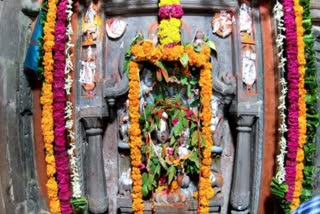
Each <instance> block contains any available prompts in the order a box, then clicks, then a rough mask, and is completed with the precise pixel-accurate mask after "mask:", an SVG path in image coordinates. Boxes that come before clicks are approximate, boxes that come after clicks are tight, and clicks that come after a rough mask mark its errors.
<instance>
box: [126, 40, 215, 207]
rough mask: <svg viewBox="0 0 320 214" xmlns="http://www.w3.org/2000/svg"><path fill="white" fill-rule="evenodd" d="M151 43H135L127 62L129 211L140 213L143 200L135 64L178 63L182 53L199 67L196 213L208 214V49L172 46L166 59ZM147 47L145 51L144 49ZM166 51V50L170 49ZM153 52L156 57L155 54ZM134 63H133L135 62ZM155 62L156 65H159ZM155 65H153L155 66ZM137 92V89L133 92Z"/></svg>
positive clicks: (210, 93) (209, 160) (161, 47)
mask: <svg viewBox="0 0 320 214" xmlns="http://www.w3.org/2000/svg"><path fill="white" fill-rule="evenodd" d="M150 45H152V41H148V40H146V41H142V42H138V44H136V45H134V46H132V47H131V55H132V58H133V59H134V61H133V60H131V61H130V62H129V81H130V82H129V95H128V97H129V115H130V128H129V136H130V141H129V145H130V151H131V152H130V154H131V156H130V157H131V166H132V173H131V177H132V179H133V196H132V198H133V205H132V209H133V210H134V212H135V213H139V212H142V211H143V200H142V193H141V186H142V181H141V173H140V166H141V164H142V161H141V157H142V155H141V146H142V141H141V129H140V124H139V117H140V113H139V106H140V101H139V97H140V90H139V88H140V86H139V85H140V78H139V72H140V70H139V67H138V64H137V62H143V61H150V62H152V61H154V59H155V55H156V56H157V57H156V58H157V59H158V60H159V61H161V60H164V59H166V60H168V59H171V60H172V62H174V61H179V60H180V59H179V57H180V58H181V57H183V55H184V54H186V55H187V59H188V64H189V65H190V66H195V67H198V68H200V80H199V86H200V88H201V94H200V96H201V104H202V112H201V114H200V118H201V123H202V130H201V132H202V133H203V136H204V139H205V142H206V143H205V147H204V148H203V149H202V160H201V166H200V175H201V176H200V181H199V194H198V195H199V212H200V213H208V212H209V208H208V206H209V200H210V199H211V198H212V197H213V196H214V190H213V188H212V187H211V181H210V175H211V174H210V173H211V170H210V166H211V150H212V146H213V142H212V133H211V130H210V121H211V118H212V113H211V109H210V100H211V96H212V74H211V71H212V65H211V63H210V62H209V58H210V48H209V47H208V46H204V47H203V48H202V50H201V51H200V53H197V52H195V51H194V49H193V47H192V46H190V45H187V46H186V47H183V46H175V47H173V48H171V49H177V51H176V52H175V53H176V54H177V56H173V55H172V56H170V57H168V52H167V49H166V48H164V47H163V46H161V45H159V46H158V47H152V46H150ZM147 47H148V48H147ZM178 47H180V48H181V50H182V51H181V50H180V48H179V49H178ZM171 49H170V50H171ZM155 53H156V54H155ZM135 61H137V62H135ZM159 61H157V63H159ZM157 63H156V64H157ZM137 89H138V90H137Z"/></svg>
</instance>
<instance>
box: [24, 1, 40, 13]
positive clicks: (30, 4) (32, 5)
mask: <svg viewBox="0 0 320 214" xmlns="http://www.w3.org/2000/svg"><path fill="white" fill-rule="evenodd" d="M21 4H22V12H23V13H24V14H26V15H27V16H30V17H35V16H37V15H38V13H39V9H40V4H39V3H38V1H37V0H22V3H21Z"/></svg>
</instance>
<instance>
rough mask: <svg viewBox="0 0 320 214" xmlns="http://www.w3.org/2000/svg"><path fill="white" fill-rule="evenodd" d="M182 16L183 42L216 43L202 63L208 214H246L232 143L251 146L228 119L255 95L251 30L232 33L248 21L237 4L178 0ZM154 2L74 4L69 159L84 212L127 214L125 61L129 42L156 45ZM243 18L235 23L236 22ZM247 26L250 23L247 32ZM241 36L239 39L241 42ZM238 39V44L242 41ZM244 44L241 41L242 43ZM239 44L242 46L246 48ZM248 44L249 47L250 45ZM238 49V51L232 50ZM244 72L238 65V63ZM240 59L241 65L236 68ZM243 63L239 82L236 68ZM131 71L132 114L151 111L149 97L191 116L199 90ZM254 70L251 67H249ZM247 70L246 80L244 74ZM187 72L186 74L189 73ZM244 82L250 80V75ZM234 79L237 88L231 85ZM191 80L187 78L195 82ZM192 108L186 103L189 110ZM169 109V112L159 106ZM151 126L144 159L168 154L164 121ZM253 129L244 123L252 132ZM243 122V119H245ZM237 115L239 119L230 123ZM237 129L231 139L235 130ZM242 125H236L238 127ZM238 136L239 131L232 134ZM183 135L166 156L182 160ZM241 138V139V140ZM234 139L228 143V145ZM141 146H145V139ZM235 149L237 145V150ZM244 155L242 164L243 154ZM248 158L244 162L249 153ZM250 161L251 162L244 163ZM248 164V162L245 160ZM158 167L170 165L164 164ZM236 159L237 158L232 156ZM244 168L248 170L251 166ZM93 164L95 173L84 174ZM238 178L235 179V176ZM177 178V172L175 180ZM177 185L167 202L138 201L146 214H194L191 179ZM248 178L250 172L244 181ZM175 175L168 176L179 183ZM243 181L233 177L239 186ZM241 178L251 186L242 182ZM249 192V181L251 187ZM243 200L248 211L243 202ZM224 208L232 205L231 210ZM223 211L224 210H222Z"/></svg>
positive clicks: (168, 128)
mask: <svg viewBox="0 0 320 214" xmlns="http://www.w3.org/2000/svg"><path fill="white" fill-rule="evenodd" d="M181 3H182V5H183V8H184V12H185V15H184V16H183V18H182V22H183V24H182V28H181V35H182V43H186V42H190V43H192V44H193V45H195V46H197V45H201V42H202V36H203V35H205V36H207V37H208V38H209V40H211V41H213V42H214V43H215V44H216V49H217V52H216V53H215V52H212V54H211V56H210V62H211V63H212V65H213V69H212V76H213V89H212V90H213V96H212V98H211V111H212V113H213V117H212V119H211V126H210V128H211V131H212V138H213V140H214V146H213V147H212V159H213V163H212V166H211V181H212V186H213V187H214V189H215V192H216V195H215V197H214V198H213V199H211V201H210V204H209V207H210V213H229V211H230V210H233V211H234V213H247V212H249V209H250V206H251V205H250V202H248V199H250V197H251V195H250V192H251V189H250V187H248V188H245V189H241V188H240V187H239V185H240V186H241V182H235V179H237V178H235V179H232V178H233V174H234V173H236V174H237V172H239V171H238V170H239V169H241V167H240V168H239V164H237V163H235V165H236V166H237V167H236V170H235V172H234V157H235V152H238V151H237V148H235V145H237V143H236V142H237V141H238V142H239V139H241V140H240V141H241V142H242V141H243V140H244V138H245V139H247V140H248V142H247V143H248V146H246V148H249V147H250V145H251V143H250V142H251V140H252V139H253V137H251V134H252V133H254V132H252V133H251V132H246V133H244V134H243V133H242V132H241V131H242V129H243V128H242V129H241V126H243V125H242V123H240V122H239V123H238V124H237V123H235V122H233V120H232V118H231V114H230V110H229V109H230V106H233V107H232V108H233V109H236V110H233V114H237V112H238V110H237V109H238V107H237V100H238V97H237V96H239V94H240V95H241V96H243V94H247V95H248V96H255V94H256V93H257V81H256V76H255V75H256V73H254V72H255V71H254V70H252V66H254V67H255V63H256V61H255V60H256V58H255V56H254V57H253V55H254V52H255V51H256V50H255V47H254V46H253V43H250V42H251V40H250V38H252V35H253V33H252V32H250V30H253V29H252V28H251V29H250V27H252V25H251V26H250V23H246V24H247V28H245V29H244V28H243V29H241V27H240V26H239V23H240V22H241V21H240V18H239V17H241V14H240V12H241V11H242V13H246V14H245V15H246V16H249V17H245V18H247V19H246V21H248V18H250V17H251V16H252V14H251V11H250V7H249V5H242V6H241V4H239V3H238V1H233V0H230V1H220V0H217V1H191V0H189V1H181ZM157 9H158V5H157V1H148V2H146V3H145V2H143V3H142V2H141V1H133V0H132V1H122V0H113V1H105V2H100V1H92V2H90V1H88V2H86V4H85V5H83V7H82V10H81V12H80V16H79V22H78V23H79V26H80V29H82V31H81V35H79V36H78V40H79V44H81V50H80V51H78V59H79V60H78V71H79V72H78V79H77V85H78V88H77V90H78V93H77V100H78V108H77V119H78V123H77V124H78V126H77V127H78V128H77V130H78V131H77V134H78V136H77V139H78V140H79V142H80V143H79V144H78V145H77V147H78V150H79V152H78V154H79V156H80V157H79V159H80V160H81V163H80V165H81V168H82V169H83V171H82V172H81V174H82V178H83V183H84V187H83V191H84V192H85V195H86V196H87V197H88V199H89V212H91V213H104V212H108V213H117V212H120V213H128V212H132V209H131V193H132V179H131V166H130V149H129V145H128V138H129V137H130V136H129V134H128V127H129V126H130V124H129V123H130V120H129V114H128V106H130V103H129V102H128V99H127V96H128V78H127V74H126V73H125V68H124V60H125V55H126V52H127V49H128V47H129V46H130V45H131V42H132V40H133V39H134V38H135V37H136V36H137V35H143V36H144V38H145V39H149V40H152V41H153V42H154V44H156V43H157V38H156V35H157V23H158V19H157ZM245 15H243V16H245ZM248 24H249V25H248ZM244 36H245V38H249V39H248V40H244V39H243V37H244ZM243 41H244V42H243ZM247 41H249V42H247ZM244 46H246V47H247V46H248V47H250V48H246V47H244ZM252 47H253V48H252ZM240 49H242V52H241V51H240ZM241 57H242V61H243V65H240V61H241ZM245 62H247V63H245ZM247 64H249V67H251V70H249V73H250V72H251V73H250V74H248V76H245V73H244V72H242V73H241V70H243V71H244V70H245V69H246V67H247V66H246V65H247ZM141 68H142V69H141V70H142V71H141V73H140V90H141V94H140V103H141V105H140V113H143V112H144V110H145V108H148V106H151V105H153V106H156V105H157V103H156V101H155V100H156V99H157V98H156V97H155V96H156V93H155V91H156V90H158V91H159V90H162V95H163V96H164V97H165V98H167V99H168V100H170V99H172V100H173V103H175V102H176V100H175V99H176V98H175V97H177V96H176V95H178V97H179V104H181V105H182V106H187V107H188V108H189V109H190V110H191V111H193V112H196V111H198V110H199V105H198V103H199V86H197V84H195V87H191V88H189V89H187V88H185V87H184V86H182V85H181V84H179V81H172V82H169V83H168V85H167V86H166V89H162V88H161V87H159V86H157V85H154V84H153V81H152V78H154V75H153V73H154V71H155V68H154V67H153V66H151V65H141ZM254 69H255V68H254ZM252 72H253V73H252ZM191 73H192V71H191ZM250 75H251V76H250ZM236 76H240V77H242V79H241V80H242V81H240V80H239V79H236V78H235V77H236ZM195 79H196V78H195ZM191 104H192V105H191ZM167 110H168V111H170V108H167ZM158 115H159V117H158V123H157V124H158V125H157V127H155V129H154V130H155V131H154V132H152V133H151V135H152V136H151V135H150V139H152V141H154V142H155V144H154V146H153V152H154V153H156V154H160V153H162V152H165V153H166V154H169V156H170V154H171V152H172V148H170V146H163V145H166V144H168V142H170V137H171V136H172V132H173V130H172V125H171V124H169V121H170V122H171V123H172V118H170V114H168V112H166V111H162V112H161V114H160V113H159V114H158ZM249 116H250V117H251V116H252V123H250V124H249V125H245V126H246V127H247V128H250V130H251V128H252V127H253V124H254V121H255V118H256V116H255V114H252V115H249ZM244 117H246V116H244ZM241 118H242V117H239V121H240V120H241ZM235 127H240V128H239V129H238V128H237V130H238V132H237V131H236V128H235ZM246 127H245V128H246ZM239 130H240V131H239ZM191 134H192V133H190V131H189V130H188V129H185V130H183V131H182V132H181V133H180V134H179V142H180V143H179V145H178V146H179V148H177V149H176V152H177V154H175V156H179V157H183V156H188V155H189V154H191V153H192V151H190V146H189V142H190V139H191V138H192V136H191ZM246 134H249V135H246ZM236 139H237V140H236ZM144 140H145V139H144ZM239 146H241V145H239ZM246 152H248V151H244V152H243V153H241V154H240V153H239V152H238V153H237V154H240V155H241V157H243V156H246V155H248V154H247V153H246ZM248 157H250V156H248ZM249 159H250V158H249ZM245 160H246V161H248V162H250V160H247V159H245ZM164 161H167V164H168V162H170V161H172V160H170V158H168V159H165V160H164ZM237 161H241V160H240V159H239V157H238V158H237ZM248 164H249V166H248V167H249V168H250V167H251V166H250V163H248ZM92 167H94V170H91V168H92ZM240 174H241V173H240ZM177 175H178V174H177ZM179 175H181V182H180V184H179V185H180V186H179V190H180V192H179V194H177V195H174V194H173V195H170V196H169V195H168V194H158V193H157V192H153V193H152V194H153V196H152V197H145V213H151V212H152V211H154V208H155V210H156V211H159V212H166V211H169V210H170V212H171V211H173V212H176V213H194V212H195V211H196V209H197V200H196V199H195V198H194V196H193V193H194V192H196V191H197V179H194V178H192V176H191V177H190V176H186V175H185V174H184V172H183V171H181V172H180V174H179ZM246 176H249V175H246ZM178 177H179V176H177V177H176V178H174V179H177V180H178ZM240 180H241V181H243V180H242V179H240ZM247 180H250V179H249V177H248V179H247ZM248 182H249V185H250V184H251V182H250V181H248ZM248 203H249V204H248ZM230 205H231V206H230ZM230 207H231V208H230Z"/></svg>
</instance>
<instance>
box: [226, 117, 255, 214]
mask: <svg viewBox="0 0 320 214" xmlns="http://www.w3.org/2000/svg"><path fill="white" fill-rule="evenodd" d="M255 118H256V117H255V116H254V115H240V116H239V117H238V122H237V145H236V148H237V149H236V157H235V158H236V159H235V167H234V171H233V182H232V189H231V199H230V203H231V213H249V208H250V189H251V183H252V182H251V178H252V171H251V169H252V167H251V159H252V157H251V151H250V148H251V147H252V145H251V144H252V142H251V139H252V136H251V135H252V126H253V124H254V122H255Z"/></svg>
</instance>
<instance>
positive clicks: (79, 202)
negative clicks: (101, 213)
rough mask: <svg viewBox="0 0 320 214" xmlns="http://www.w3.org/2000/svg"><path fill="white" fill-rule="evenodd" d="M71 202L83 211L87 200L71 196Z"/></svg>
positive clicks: (78, 209)
mask: <svg viewBox="0 0 320 214" xmlns="http://www.w3.org/2000/svg"><path fill="white" fill-rule="evenodd" d="M71 204H72V206H73V207H74V208H75V209H76V210H77V211H84V210H85V209H86V208H87V205H88V201H87V199H86V198H85V197H80V198H72V199H71Z"/></svg>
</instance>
